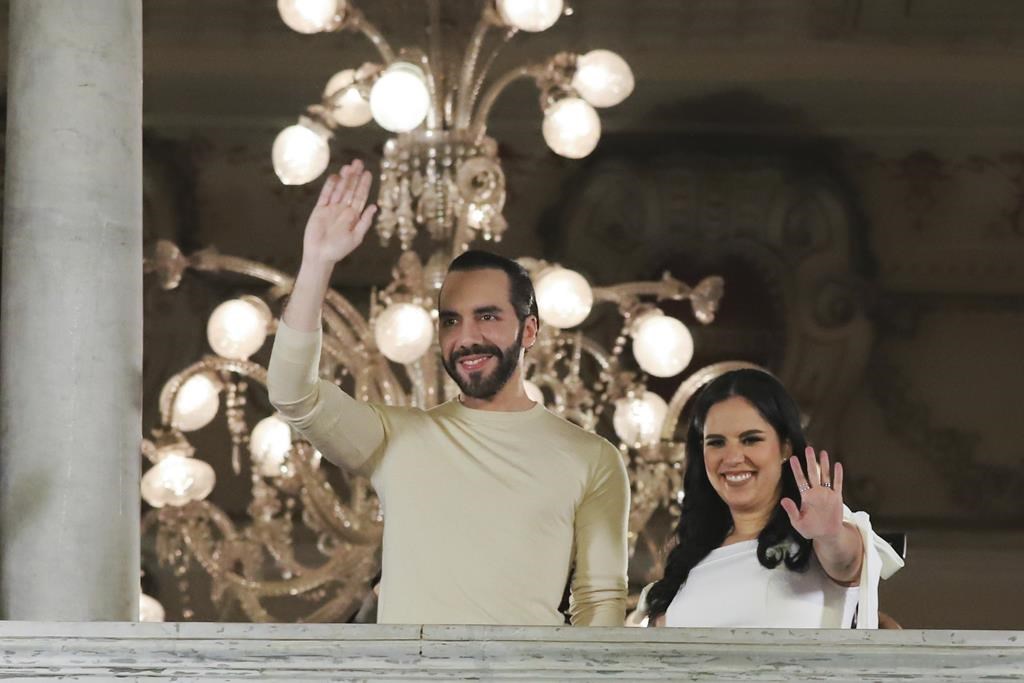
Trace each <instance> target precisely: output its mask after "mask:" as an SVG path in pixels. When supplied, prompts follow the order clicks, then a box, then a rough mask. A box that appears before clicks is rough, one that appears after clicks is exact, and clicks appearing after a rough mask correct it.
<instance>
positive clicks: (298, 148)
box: [270, 123, 331, 185]
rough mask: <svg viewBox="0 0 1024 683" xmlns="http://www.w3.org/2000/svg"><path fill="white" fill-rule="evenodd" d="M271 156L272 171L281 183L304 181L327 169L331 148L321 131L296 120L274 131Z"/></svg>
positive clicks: (292, 183) (291, 183)
mask: <svg viewBox="0 0 1024 683" xmlns="http://www.w3.org/2000/svg"><path fill="white" fill-rule="evenodd" d="M270 156H271V160H272V161H273V162H274V173H276V174H277V177H278V179H279V180H280V181H281V182H282V183H284V184H285V185H304V184H305V183H308V182H310V181H311V180H316V178H318V177H319V176H320V174H322V173H323V172H324V171H325V170H327V164H328V163H330V161H331V148H330V146H329V145H328V144H327V134H326V133H325V132H324V131H321V130H314V129H313V128H312V127H311V126H310V125H309V124H307V123H297V124H295V125H294V126H288V127H287V128H285V129H284V130H282V131H281V132H280V133H278V134H277V137H276V138H274V146H273V148H272V150H271V153H270Z"/></svg>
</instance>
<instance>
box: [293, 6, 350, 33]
mask: <svg viewBox="0 0 1024 683" xmlns="http://www.w3.org/2000/svg"><path fill="white" fill-rule="evenodd" d="M344 11H345V0H277V12H278V14H280V15H281V20H282V21H284V23H285V24H287V26H288V28H290V29H291V30H293V31H297V32H299V33H320V32H321V31H327V30H329V29H331V28H334V27H335V26H336V25H337V24H338V20H339V19H340V17H341V15H342V13H343V12H344Z"/></svg>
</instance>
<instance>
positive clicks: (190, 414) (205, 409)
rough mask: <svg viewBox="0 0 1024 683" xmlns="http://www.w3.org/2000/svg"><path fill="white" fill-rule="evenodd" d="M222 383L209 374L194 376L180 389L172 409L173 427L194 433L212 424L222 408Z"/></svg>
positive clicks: (201, 373) (202, 373)
mask: <svg viewBox="0 0 1024 683" xmlns="http://www.w3.org/2000/svg"><path fill="white" fill-rule="evenodd" d="M220 390H221V383H220V382H219V381H218V380H217V379H216V378H214V377H213V375H211V374H210V373H208V372H200V373H197V374H195V375H192V376H191V377H189V378H188V379H187V380H185V383H184V384H182V385H181V387H179V388H178V393H177V395H175V397H174V405H173V406H172V408H171V426H172V427H175V428H176V429H180V430H181V431H183V432H193V431H195V430H197V429H202V428H203V427H205V426H206V425H208V424H210V422H211V421H212V420H213V418H214V417H216V416H217V409H218V408H220Z"/></svg>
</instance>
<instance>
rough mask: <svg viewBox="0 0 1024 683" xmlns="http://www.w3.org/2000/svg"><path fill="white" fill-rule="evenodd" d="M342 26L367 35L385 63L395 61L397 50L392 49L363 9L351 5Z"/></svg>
mask: <svg viewBox="0 0 1024 683" xmlns="http://www.w3.org/2000/svg"><path fill="white" fill-rule="evenodd" d="M342 26H343V27H344V28H346V29H348V30H350V31H359V32H360V33H362V34H363V35H364V36H366V39H367V40H369V41H370V42H371V43H373V46H374V47H375V48H377V52H379V53H380V56H381V59H383V60H384V63H385V64H390V63H391V62H393V61H395V51H394V50H393V49H391V45H390V44H389V43H388V41H387V39H386V38H385V37H384V34H383V33H381V32H380V29H378V28H377V26H376V25H374V23H373V22H371V21H369V20H367V18H366V15H365V14H363V13H362V11H361V10H359V9H356V8H355V7H353V6H352V5H349V6H348V9H347V10H346V13H345V23H344V24H342Z"/></svg>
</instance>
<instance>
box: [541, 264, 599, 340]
mask: <svg viewBox="0 0 1024 683" xmlns="http://www.w3.org/2000/svg"><path fill="white" fill-rule="evenodd" d="M534 290H535V293H536V296H537V311H538V313H539V314H540V319H541V321H543V322H544V323H546V324H548V325H551V326H553V327H558V328H562V329H564V328H567V327H575V326H576V325H579V324H580V323H581V322H583V321H584V320H586V318H587V316H588V315H590V309H591V307H592V306H593V305H594V292H593V290H591V288H590V285H589V284H588V283H587V280H586V279H585V278H584V277H583V276H582V275H580V274H579V273H577V272H576V271H574V270H569V269H568V268H562V267H561V266H552V267H551V268H547V269H545V270H544V271H542V272H541V273H540V275H539V276H538V278H537V282H536V284H535V285H534Z"/></svg>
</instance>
